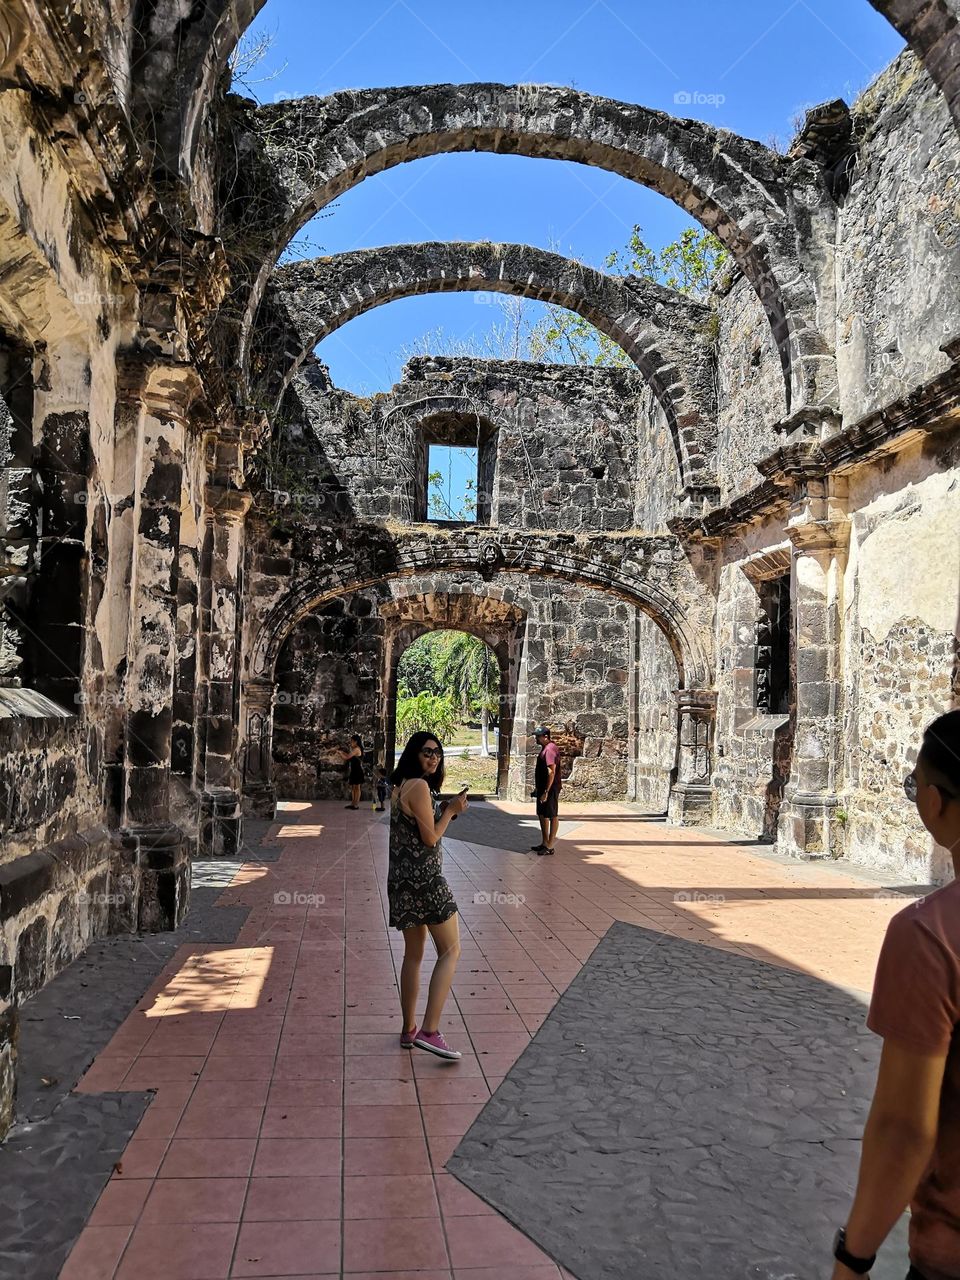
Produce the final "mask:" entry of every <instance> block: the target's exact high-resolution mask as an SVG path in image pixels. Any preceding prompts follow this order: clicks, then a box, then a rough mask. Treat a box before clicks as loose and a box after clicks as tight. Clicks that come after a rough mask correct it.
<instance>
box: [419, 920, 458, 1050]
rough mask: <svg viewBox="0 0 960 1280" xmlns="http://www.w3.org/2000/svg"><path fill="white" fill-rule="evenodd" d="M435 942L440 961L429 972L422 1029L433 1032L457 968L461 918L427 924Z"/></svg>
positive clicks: (437, 1024)
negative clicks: (428, 988) (428, 987)
mask: <svg viewBox="0 0 960 1280" xmlns="http://www.w3.org/2000/svg"><path fill="white" fill-rule="evenodd" d="M427 928H428V929H429V930H430V936H431V937H432V938H433V943H434V946H435V947H436V948H437V963H436V964H435V965H434V966H433V973H432V974H431V975H430V990H429V993H428V995H427V1009H426V1012H425V1013H424V1015H423V1027H422V1030H423V1031H426V1032H427V1033H428V1034H429V1035H432V1034H433V1033H434V1031H437V1030H438V1029H439V1027H440V1015H441V1013H443V1006H444V1004H445V1003H446V999H447V996H448V995H449V994H450V988H451V986H452V985H453V975H454V974H455V973H456V971H457V961H458V960H459V959H460V921H459V917H458V916H457V915H456V914H454V915H452V916H451V917H450V919H449V920H445V921H444V922H443V924H430V925H427Z"/></svg>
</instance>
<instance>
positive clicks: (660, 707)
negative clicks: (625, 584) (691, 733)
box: [627, 610, 679, 813]
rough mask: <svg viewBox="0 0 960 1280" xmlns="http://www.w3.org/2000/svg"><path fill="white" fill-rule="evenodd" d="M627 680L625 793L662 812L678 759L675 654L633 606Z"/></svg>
mask: <svg viewBox="0 0 960 1280" xmlns="http://www.w3.org/2000/svg"><path fill="white" fill-rule="evenodd" d="M634 655H635V656H634V659H633V662H632V664H631V666H632V680H633V682H634V684H635V687H636V697H637V706H636V729H635V748H634V760H633V764H634V771H633V778H632V780H631V781H630V782H629V783H628V788H627V794H628V795H629V797H630V799H631V800H635V801H636V802H637V803H638V804H641V805H643V807H644V808H645V809H646V810H647V811H648V812H650V813H666V811H667V801H668V799H669V796H670V785H671V782H672V780H673V775H674V773H675V770H676V763H677V699H676V696H675V693H674V691H675V690H676V688H677V687H678V683H679V673H678V671H677V660H676V658H675V657H674V656H673V651H672V650H671V648H670V645H669V643H668V642H667V639H666V637H665V636H664V634H663V632H662V631H661V630H660V628H659V627H658V626H657V625H656V623H655V622H653V620H652V619H651V618H649V617H647V615H646V614H644V613H641V612H640V611H639V610H638V611H637V616H636V621H635V641H634Z"/></svg>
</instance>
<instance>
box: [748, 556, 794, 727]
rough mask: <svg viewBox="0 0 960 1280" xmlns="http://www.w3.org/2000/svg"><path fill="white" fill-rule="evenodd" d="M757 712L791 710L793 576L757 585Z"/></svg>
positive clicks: (767, 712) (780, 712) (776, 713)
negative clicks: (791, 582)
mask: <svg viewBox="0 0 960 1280" xmlns="http://www.w3.org/2000/svg"><path fill="white" fill-rule="evenodd" d="M757 595H758V597H759V609H758V611H757V657H756V672H757V710H758V711H759V712H761V713H763V714H765V715H786V714H787V712H788V711H789V710H790V575H789V574H788V573H787V574H784V575H783V577H780V578H768V579H767V580H766V581H763V582H759V583H758V584H757Z"/></svg>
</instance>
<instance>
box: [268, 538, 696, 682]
mask: <svg viewBox="0 0 960 1280" xmlns="http://www.w3.org/2000/svg"><path fill="white" fill-rule="evenodd" d="M462 533H463V536H462V537H461V538H460V539H453V538H450V539H444V540H443V542H444V544H445V545H444V546H430V545H427V544H429V542H430V541H431V540H430V539H427V538H424V539H422V540H421V541H422V542H423V543H424V544H425V545H423V546H420V545H419V541H418V540H417V539H411V540H410V544H409V545H406V546H395V547H393V548H392V554H391V555H390V557H389V558H390V563H389V564H387V563H384V564H383V565H382V566H375V567H371V569H370V571H369V572H364V571H358V568H357V566H356V565H355V564H354V563H353V562H350V561H347V562H345V563H343V564H340V565H334V566H331V568H330V569H329V570H328V571H327V572H326V573H325V574H323V575H322V576H317V577H311V578H307V579H305V580H304V581H303V582H301V583H299V584H298V585H297V586H295V587H293V588H292V589H291V590H290V591H289V592H288V594H287V595H285V596H284V597H283V598H282V599H280V600H278V601H277V602H276V603H275V604H274V606H273V608H272V609H270V610H269V612H268V613H267V615H266V616H265V617H264V618H263V619H262V621H261V623H260V625H259V628H258V629H257V631H256V634H255V635H254V636H252V637H250V640H251V643H250V649H249V655H248V663H247V666H248V677H249V678H252V679H253V680H257V681H263V680H270V679H271V678H272V672H273V669H274V667H275V665H276V661H277V656H278V654H279V652H280V647H281V646H282V644H283V642H284V640H285V639H286V638H287V636H288V635H289V634H290V632H291V631H292V629H293V628H294V626H296V624H297V622H298V621H299V620H300V619H301V618H303V617H304V616H305V615H306V614H308V613H310V612H312V611H313V610H314V609H316V608H318V607H319V606H320V605H322V604H324V603H325V602H326V601H328V600H332V599H335V598H337V597H339V596H344V595H348V594H351V593H353V592H356V591H359V590H362V589H365V588H368V587H375V586H377V585H378V584H381V583H384V582H389V581H390V580H392V579H395V578H406V577H412V576H414V575H416V574H422V573H435V572H438V571H439V572H445V573H447V572H453V571H457V570H467V571H472V572H478V571H479V572H480V573H481V574H483V575H485V576H486V575H489V576H493V574H494V573H508V574H509V573H517V574H534V575H539V576H542V577H557V578H563V579H565V580H566V581H569V582H574V583H578V584H580V585H584V586H590V587H594V588H597V589H599V590H601V591H606V592H609V593H610V594H612V595H616V596H618V597H619V598H620V599H623V600H626V601H628V602H629V603H631V604H635V605H637V606H638V607H639V608H640V609H642V610H643V611H644V612H645V613H647V614H648V615H649V616H650V617H651V618H652V619H653V621H654V622H655V623H656V624H657V625H658V626H659V627H660V629H661V630H662V631H663V633H664V635H665V636H666V637H667V640H668V642H669V644H670V647H671V649H672V650H673V653H674V655H675V657H676V659H677V668H678V671H679V675H680V683H681V687H682V688H685V689H704V688H710V687H711V685H712V683H713V663H712V659H711V656H710V654H709V652H708V650H707V648H706V647H705V645H704V639H707V638H708V634H709V633H707V632H706V630H705V629H703V628H701V627H698V625H697V624H696V623H695V622H694V621H693V620H692V619H691V618H690V617H688V615H687V611H686V610H685V608H684V603H681V599H682V593H681V592H680V591H679V590H678V585H677V582H676V579H675V576H674V575H673V574H671V573H669V571H667V572H664V573H663V574H658V573H657V572H655V571H654V569H653V568H652V565H653V564H655V563H656V561H655V557H656V556H657V555H658V554H660V553H661V552H662V551H665V550H667V544H672V540H671V539H652V540H651V541H652V542H654V543H656V544H657V546H656V548H655V549H654V548H651V555H650V558H649V560H650V565H651V567H649V568H647V569H646V570H644V568H643V567H642V566H641V565H640V564H638V563H637V562H635V561H631V560H630V559H629V558H628V557H627V556H626V555H624V554H623V553H622V551H621V554H620V557H619V558H618V559H617V560H616V561H613V560H611V562H610V563H605V562H604V561H602V560H601V559H600V558H599V557H597V558H594V559H590V557H589V556H588V555H586V554H577V553H576V551H575V550H574V545H575V544H574V540H573V539H572V538H570V539H566V540H564V542H563V544H562V545H557V544H556V543H555V542H554V540H547V539H543V538H534V537H530V536H525V535H521V534H504V533H501V534H499V535H497V536H496V537H492V536H484V535H483V534H481V533H478V532H477V531H476V530H464V531H462ZM661 543H662V544H663V545H662V546H661V545H660V544H661ZM670 554H671V555H672V551H671V552H670ZM662 563H663V565H664V569H666V562H665V560H664V561H663V562H662ZM688 586H689V589H690V590H691V591H693V590H696V587H695V586H694V585H693V583H688ZM685 603H692V601H688V602H685ZM701 632H702V635H701Z"/></svg>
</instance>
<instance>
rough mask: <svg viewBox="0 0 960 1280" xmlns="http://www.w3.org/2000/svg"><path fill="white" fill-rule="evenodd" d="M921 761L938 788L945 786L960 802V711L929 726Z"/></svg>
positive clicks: (921, 750) (925, 732)
mask: <svg viewBox="0 0 960 1280" xmlns="http://www.w3.org/2000/svg"><path fill="white" fill-rule="evenodd" d="M917 759H918V761H919V763H920V764H922V766H923V769H924V772H925V773H927V774H929V775H930V778H929V780H930V782H932V783H933V784H934V786H938V785H942V786H943V787H945V788H947V789H948V790H949V791H950V792H952V794H953V795H954V796H955V797H956V798H957V799H960V710H957V711H948V712H947V713H946V714H945V715H942V716H938V717H937V718H936V720H934V721H933V722H932V723H931V724H928V725H927V727H926V729H924V731H923V745H922V746H921V748H920V754H919V756H918V757H917Z"/></svg>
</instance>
